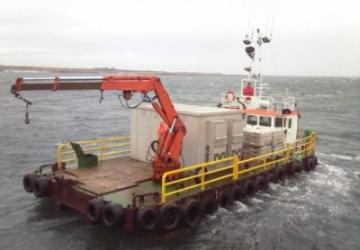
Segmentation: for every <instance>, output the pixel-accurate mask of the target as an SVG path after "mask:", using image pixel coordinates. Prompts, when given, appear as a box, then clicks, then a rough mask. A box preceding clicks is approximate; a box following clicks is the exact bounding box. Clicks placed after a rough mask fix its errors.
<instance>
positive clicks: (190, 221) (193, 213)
mask: <svg viewBox="0 0 360 250" xmlns="http://www.w3.org/2000/svg"><path fill="white" fill-rule="evenodd" d="M183 211H184V222H185V224H186V225H187V226H188V227H190V228H196V227H198V226H199V225H200V222H201V218H202V215H203V213H202V209H201V204H200V202H199V201H198V200H197V199H190V200H187V201H186V202H185V203H184V205H183Z"/></svg>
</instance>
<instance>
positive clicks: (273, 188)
mask: <svg viewBox="0 0 360 250" xmlns="http://www.w3.org/2000/svg"><path fill="white" fill-rule="evenodd" d="M279 188H280V184H278V183H269V189H270V190H271V191H276V190H278V189H279Z"/></svg>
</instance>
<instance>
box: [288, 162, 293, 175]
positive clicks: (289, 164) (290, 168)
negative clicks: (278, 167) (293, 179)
mask: <svg viewBox="0 0 360 250" xmlns="http://www.w3.org/2000/svg"><path fill="white" fill-rule="evenodd" d="M294 174H295V169H294V164H293V163H292V162H289V163H287V164H286V175H287V176H293V175H294Z"/></svg>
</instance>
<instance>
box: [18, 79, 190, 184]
mask: <svg viewBox="0 0 360 250" xmlns="http://www.w3.org/2000/svg"><path fill="white" fill-rule="evenodd" d="M91 89H98V90H100V91H106V90H114V91H123V98H124V99H125V100H129V99H131V96H132V93H133V92H140V93H142V94H143V95H144V96H146V97H147V98H148V95H147V94H148V93H149V92H154V93H155V97H154V98H153V99H150V98H148V101H151V104H152V106H153V107H154V109H155V111H156V112H157V113H158V114H159V116H160V117H161V118H162V119H163V121H164V122H165V123H166V125H167V128H168V129H167V131H165V132H164V133H163V134H162V135H159V138H158V143H159V148H158V150H157V151H156V152H155V156H154V158H153V160H152V165H153V173H154V174H153V178H154V180H157V181H160V180H161V177H162V175H163V173H164V172H166V171H169V170H173V169H178V168H179V167H180V162H179V157H180V154H181V151H182V144H183V139H184V136H185V134H186V129H185V126H184V124H183V122H182V121H181V119H180V118H179V116H178V114H177V112H176V110H175V108H174V106H173V104H172V102H171V99H170V97H169V95H168V93H167V91H166V89H165V88H164V86H163V85H162V83H161V80H160V78H158V77H155V76H121V75H110V76H100V77H45V78H18V79H17V80H16V82H15V84H13V85H12V86H11V93H12V94H13V95H15V96H16V97H19V96H20V95H19V92H20V91H24V90H26V91H30V90H52V91H57V90H91ZM21 98H22V97H21ZM22 99H23V98H22ZM23 100H25V101H26V102H27V104H31V103H30V102H28V101H27V100H26V99H23Z"/></svg>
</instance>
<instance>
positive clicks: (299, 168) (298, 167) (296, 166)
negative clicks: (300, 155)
mask: <svg viewBox="0 0 360 250" xmlns="http://www.w3.org/2000/svg"><path fill="white" fill-rule="evenodd" d="M293 164H294V170H295V172H296V173H300V172H302V171H303V168H304V164H303V162H302V161H294V163H293Z"/></svg>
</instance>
